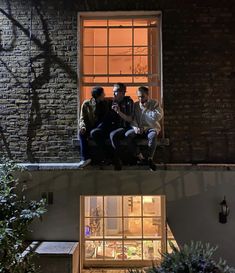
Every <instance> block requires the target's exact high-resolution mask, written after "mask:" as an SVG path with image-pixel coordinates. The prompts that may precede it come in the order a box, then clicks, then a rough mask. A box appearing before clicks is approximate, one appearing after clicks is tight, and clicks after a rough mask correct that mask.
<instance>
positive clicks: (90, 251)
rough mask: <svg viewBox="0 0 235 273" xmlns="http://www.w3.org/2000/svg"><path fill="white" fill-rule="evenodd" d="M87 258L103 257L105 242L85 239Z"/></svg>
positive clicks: (96, 258)
mask: <svg viewBox="0 0 235 273" xmlns="http://www.w3.org/2000/svg"><path fill="white" fill-rule="evenodd" d="M85 258H86V259H87V260H90V259H95V260H98V259H103V242H102V241H85Z"/></svg>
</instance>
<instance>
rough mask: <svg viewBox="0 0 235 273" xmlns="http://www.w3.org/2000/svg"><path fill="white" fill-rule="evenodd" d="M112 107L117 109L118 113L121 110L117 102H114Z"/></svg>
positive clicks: (114, 109)
mask: <svg viewBox="0 0 235 273" xmlns="http://www.w3.org/2000/svg"><path fill="white" fill-rule="evenodd" d="M112 109H113V111H115V112H116V113H119V112H120V107H119V106H118V104H117V103H114V104H113V105H112Z"/></svg>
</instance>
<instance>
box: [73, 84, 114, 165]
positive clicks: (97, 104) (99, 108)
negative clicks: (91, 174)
mask: <svg viewBox="0 0 235 273" xmlns="http://www.w3.org/2000/svg"><path fill="white" fill-rule="evenodd" d="M91 96H92V98H91V99H89V100H85V101H84V102H83V104H82V106H81V113H80V118H79V139H80V154H81V161H80V162H79V163H78V168H84V167H86V166H87V165H89V164H90V163H91V157H90V153H89V146H88V138H89V137H91V138H93V139H94V141H95V142H96V144H97V147H98V148H99V149H100V150H101V151H100V153H99V154H100V155H103V151H104V147H103V146H104V142H103V139H104V138H105V136H104V132H103V130H102V129H100V128H99V124H101V123H102V122H103V120H104V119H105V118H106V116H107V115H108V112H109V104H108V101H106V100H105V93H104V89H103V87H100V86H96V87H93V88H92V90H91Z"/></svg>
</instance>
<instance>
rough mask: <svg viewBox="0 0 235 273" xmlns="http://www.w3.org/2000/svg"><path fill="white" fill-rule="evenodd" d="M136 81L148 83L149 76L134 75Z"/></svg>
mask: <svg viewBox="0 0 235 273" xmlns="http://www.w3.org/2000/svg"><path fill="white" fill-rule="evenodd" d="M134 82H135V83H137V82H138V83H143V84H144V85H146V83H148V77H147V76H146V77H145V76H140V77H134Z"/></svg>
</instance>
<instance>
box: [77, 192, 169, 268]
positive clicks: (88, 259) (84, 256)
mask: <svg viewBox="0 0 235 273" xmlns="http://www.w3.org/2000/svg"><path fill="white" fill-rule="evenodd" d="M165 251H166V226H165V197H164V196H82V197H81V262H82V265H83V267H90V266H93V267H94V266H101V267H102V266H109V265H110V266H111V265H112V266H114V265H116V266H118V265H120V266H125V265H126V266H128V265H129V262H130V261H131V264H132V266H133V265H136V266H144V265H149V264H151V262H152V261H153V260H155V261H157V260H160V258H161V253H162V252H165Z"/></svg>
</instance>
